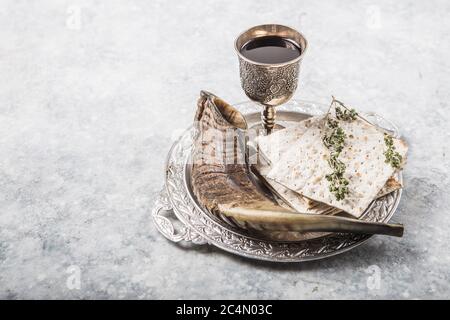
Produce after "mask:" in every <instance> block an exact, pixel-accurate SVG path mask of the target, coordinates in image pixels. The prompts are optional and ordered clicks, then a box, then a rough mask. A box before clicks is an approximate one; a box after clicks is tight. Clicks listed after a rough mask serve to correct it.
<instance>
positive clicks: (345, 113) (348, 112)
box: [332, 97, 358, 121]
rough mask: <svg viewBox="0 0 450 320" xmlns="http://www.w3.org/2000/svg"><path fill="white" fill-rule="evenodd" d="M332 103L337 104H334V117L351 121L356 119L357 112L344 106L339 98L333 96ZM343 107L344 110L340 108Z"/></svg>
mask: <svg viewBox="0 0 450 320" xmlns="http://www.w3.org/2000/svg"><path fill="white" fill-rule="evenodd" d="M332 103H337V104H338V105H339V106H335V108H334V110H335V114H336V119H338V120H342V121H353V120H356V117H357V116H358V112H356V110H355V109H353V108H351V109H350V108H349V107H347V106H345V104H344V103H343V102H341V101H339V100H337V99H336V98H335V97H333V101H332ZM341 107H342V108H344V110H342V109H341Z"/></svg>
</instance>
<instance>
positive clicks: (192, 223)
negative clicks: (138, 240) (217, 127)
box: [152, 99, 403, 262]
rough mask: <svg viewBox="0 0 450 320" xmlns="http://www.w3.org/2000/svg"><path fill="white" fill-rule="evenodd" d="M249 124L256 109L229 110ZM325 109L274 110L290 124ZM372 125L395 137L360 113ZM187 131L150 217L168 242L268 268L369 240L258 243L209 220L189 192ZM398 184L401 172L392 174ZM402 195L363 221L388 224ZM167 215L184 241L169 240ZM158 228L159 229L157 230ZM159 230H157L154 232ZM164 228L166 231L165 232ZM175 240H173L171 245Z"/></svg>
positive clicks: (384, 123)
mask: <svg viewBox="0 0 450 320" xmlns="http://www.w3.org/2000/svg"><path fill="white" fill-rule="evenodd" d="M234 106H235V107H236V108H238V109H239V111H241V112H242V113H243V114H244V115H245V117H246V119H247V121H249V123H252V121H251V120H252V119H253V123H254V122H255V121H258V120H259V115H260V106H259V105H257V104H256V103H254V102H252V101H246V102H242V103H239V104H234ZM327 108H328V106H326V105H324V104H321V103H315V102H311V101H305V100H295V99H293V100H290V101H289V102H287V103H285V104H284V105H282V106H280V107H277V113H278V115H277V116H278V118H277V119H278V121H280V122H283V121H289V120H290V121H293V120H292V119H296V118H297V119H298V117H303V118H306V117H310V116H312V115H319V114H323V113H324V112H325V111H326V110H327ZM365 116H366V117H369V119H370V120H372V121H373V122H374V123H375V124H377V125H379V126H381V127H383V128H385V129H388V130H390V131H391V132H393V134H394V135H395V136H399V132H398V129H397V128H396V126H395V125H394V124H393V123H392V122H390V121H388V120H386V119H384V118H383V117H381V116H379V115H377V114H375V113H365ZM191 142H192V126H190V127H189V128H188V129H187V130H186V131H184V133H183V134H182V135H181V136H180V137H179V138H178V140H177V141H175V142H174V143H173V145H172V147H171V149H170V151H169V153H168V156H167V160H166V165H165V170H166V172H165V173H166V175H165V188H164V190H163V191H162V192H161V194H160V196H159V199H158V200H157V203H156V205H155V209H154V210H153V212H152V215H153V220H154V222H155V225H156V227H157V228H158V230H159V231H160V232H161V233H163V235H164V236H165V237H166V238H168V239H169V240H172V241H175V242H178V241H180V240H186V241H192V242H193V243H197V244H205V243H209V244H211V245H214V246H216V247H218V248H219V249H222V250H224V251H227V252H229V253H232V254H236V255H239V256H242V257H246V258H252V259H257V260H264V261H272V262H303V261H312V260H319V259H324V258H328V257H331V256H335V255H338V254H341V253H344V252H347V251H349V250H351V249H353V248H356V247H357V246H359V245H361V244H363V243H364V242H366V241H367V240H368V239H369V238H371V235H365V234H349V233H347V234H344V233H333V234H329V235H325V236H323V237H317V238H312V239H307V240H303V241H276V240H266V239H261V238H257V237H255V236H254V235H250V234H248V232H246V231H245V230H240V229H235V228H233V227H231V226H230V225H228V224H227V223H226V222H222V223H221V222H220V221H218V219H217V218H213V217H212V216H211V214H209V213H208V212H206V210H204V209H203V208H201V206H200V205H198V203H197V201H196V199H195V196H194V195H193V193H192V191H191V188H190V179H189V176H188V174H189V172H190V171H189V166H190V165H189V163H188V159H189V157H190V154H191V150H192V143H191ZM397 178H398V179H399V182H400V183H402V182H403V181H402V174H401V172H400V173H398V174H397ZM401 195H402V189H400V190H397V191H395V192H392V193H391V194H389V195H387V196H384V197H382V198H380V199H376V200H374V201H373V202H372V204H371V205H370V206H369V208H368V209H367V210H366V212H365V214H364V215H363V217H362V218H363V219H364V220H367V221H377V222H388V221H389V220H390V219H391V218H392V216H393V214H394V213H395V211H396V209H397V207H398V205H399V202H400V199H401ZM161 209H163V210H172V211H173V213H174V215H175V216H176V218H177V219H178V220H179V221H181V223H182V224H183V225H184V231H183V233H184V235H186V236H185V237H184V238H183V237H182V236H181V237H180V236H171V235H168V233H173V229H174V228H173V226H172V225H169V226H168V227H169V231H167V224H170V222H169V220H168V219H167V218H165V217H161V216H159V215H158V213H159V211H160V210H161ZM159 222H163V223H164V225H162V226H161V223H159ZM158 224H159V226H158ZM164 228H165V229H164ZM175 239H176V240H175Z"/></svg>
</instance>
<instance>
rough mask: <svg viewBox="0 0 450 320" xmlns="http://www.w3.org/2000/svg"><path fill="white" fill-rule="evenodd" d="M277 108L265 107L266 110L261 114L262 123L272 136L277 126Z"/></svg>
mask: <svg viewBox="0 0 450 320" xmlns="http://www.w3.org/2000/svg"><path fill="white" fill-rule="evenodd" d="M275 115H276V111H275V107H273V106H269V105H264V110H263V111H262V112H261V121H262V124H263V127H264V129H265V130H266V132H267V134H270V133H271V132H272V130H273V127H274V126H275Z"/></svg>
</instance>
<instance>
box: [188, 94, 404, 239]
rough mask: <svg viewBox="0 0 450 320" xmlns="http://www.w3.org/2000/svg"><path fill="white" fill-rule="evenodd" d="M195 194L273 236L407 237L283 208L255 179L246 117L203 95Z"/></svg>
mask: <svg viewBox="0 0 450 320" xmlns="http://www.w3.org/2000/svg"><path fill="white" fill-rule="evenodd" d="M194 127H195V135H194V142H193V143H194V149H193V154H192V163H193V166H192V179H191V181H192V189H193V191H194V194H195V196H196V197H197V200H198V201H199V202H200V204H202V205H203V206H204V207H205V208H206V209H207V210H209V211H210V212H212V213H213V214H216V215H218V216H220V217H222V218H223V219H225V220H228V221H229V220H231V221H233V222H234V223H235V224H237V225H239V226H241V227H244V228H252V229H256V230H268V231H300V232H310V231H324V232H351V233H366V234H385V235H392V236H402V234H403V226H402V225H398V224H395V225H394V224H391V225H389V224H383V223H373V222H364V221H359V220H356V219H349V218H342V217H334V216H319V215H318V216H316V215H308V214H302V213H297V212H295V211H291V210H288V209H285V208H283V207H281V206H280V205H278V204H277V203H276V202H275V200H273V199H271V198H269V197H268V196H266V195H265V194H264V193H263V192H262V191H260V189H258V187H257V186H256V185H255V184H254V183H253V181H252V180H251V179H250V172H249V171H248V167H247V165H246V164H245V157H244V149H245V146H243V145H242V140H243V139H241V138H239V137H242V136H243V135H244V134H245V131H246V130H247V122H246V121H245V118H244V117H243V115H242V114H241V113H240V112H239V111H238V110H236V109H235V108H234V107H232V106H230V105H229V104H228V103H226V102H225V101H223V100H222V99H220V98H218V97H216V96H215V95H213V94H211V93H209V92H206V91H201V93H200V99H199V100H198V106H197V113H196V115H195V123H194Z"/></svg>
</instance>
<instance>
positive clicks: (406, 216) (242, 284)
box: [0, 0, 450, 299]
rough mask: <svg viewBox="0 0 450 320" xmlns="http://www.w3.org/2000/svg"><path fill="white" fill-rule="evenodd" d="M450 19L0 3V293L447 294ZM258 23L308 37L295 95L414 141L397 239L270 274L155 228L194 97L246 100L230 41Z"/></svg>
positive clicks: (387, 5)
mask: <svg viewBox="0 0 450 320" xmlns="http://www.w3.org/2000/svg"><path fill="white" fill-rule="evenodd" d="M449 14H450V3H449V2H448V1H320V2H319V1H297V0H295V1H294V0H292V1H261V0H258V1H241V0H239V1H231V0H228V1H214V2H213V1H209V2H207V1H183V2H181V1H144V0H143V1H111V0H110V1H76V0H72V1H18V0H11V1H6V0H0V39H2V41H1V45H0V298H194V299H195V298H256V299H264V298H287V299H292V298H350V299H360V298H364V299H370V298H449V292H450V285H449V280H450V271H449V266H450V255H449V245H448V242H449V240H450V236H449V231H450V218H449V214H450V212H449V209H448V208H449V207H450V200H449V198H450V197H449V196H448V192H449V189H450V178H449V174H450V172H449V159H448V157H449V154H450V152H449V144H448V143H449V140H450V133H449V130H448V129H449V120H450V119H449V114H448V107H449V101H450V90H449V74H450V62H449V61H450V60H449V59H448V57H449V52H450V21H449V19H448V16H449ZM266 22H278V23H284V24H287V25H291V26H293V27H295V28H298V29H300V30H301V31H303V32H304V33H305V35H306V36H307V38H308V40H309V43H310V50H309V51H308V52H307V55H306V56H305V59H304V61H303V70H302V74H301V83H300V88H299V90H298V92H297V94H296V97H297V98H302V99H308V100H315V101H319V102H328V101H329V97H330V95H331V94H335V95H336V96H338V97H339V98H341V99H342V100H344V101H346V102H347V103H349V104H351V105H353V106H356V107H357V108H358V109H360V110H362V111H369V110H373V111H376V112H378V113H380V114H382V115H384V116H385V117H387V118H388V119H390V120H392V121H394V122H395V123H397V124H398V126H399V127H400V129H401V131H402V133H403V134H404V136H405V137H406V139H407V140H408V141H409V144H410V153H409V163H408V165H407V168H406V170H405V172H404V174H405V180H406V181H405V184H406V187H405V192H404V198H403V199H402V201H401V205H400V207H399V210H398V212H397V214H396V216H395V217H394V220H396V221H401V222H403V223H404V224H405V225H406V234H405V236H404V237H403V238H402V239H397V238H388V237H381V236H378V237H374V238H372V239H371V240H370V241H369V242H367V243H366V244H365V245H363V246H361V247H359V248H357V249H355V250H353V251H351V252H348V253H345V254H343V255H341V256H338V257H335V258H332V259H328V260H323V261H319V262H311V263H304V264H300V265H299V264H291V265H274V264H270V263H259V262H255V261H250V260H245V259H241V258H237V257H234V256H231V255H229V254H226V253H222V252H220V251H218V250H216V249H214V248H208V247H204V248H200V249H198V250H186V249H183V248H180V247H177V246H175V245H173V244H171V243H169V242H168V241H166V240H165V239H164V238H163V237H161V236H160V235H159V234H158V233H157V232H156V230H155V228H154V227H153V226H152V223H151V219H150V211H151V209H152V204H153V201H154V199H155V197H156V195H157V193H158V191H159V190H160V188H161V186H162V184H163V165H164V158H165V156H166V153H167V151H168V149H169V147H170V145H171V142H172V140H173V138H174V137H175V136H176V134H177V132H178V133H179V131H180V130H182V129H183V128H185V127H186V126H188V125H189V123H190V122H191V121H192V117H193V113H194V109H195V101H196V99H197V95H198V92H199V90H200V89H208V90H211V91H212V92H215V93H217V94H218V95H220V96H222V97H223V98H224V99H226V100H228V101H230V102H236V101H242V100H244V99H245V97H244V94H243V92H242V91H241V89H240V86H239V79H238V67H237V59H236V57H235V54H234V51H233V41H234V38H235V36H236V35H237V34H238V33H239V32H241V31H243V30H244V29H246V28H247V27H249V26H251V25H255V24H260V23H266ZM74 270H75V271H74ZM78 270H79V271H80V275H81V282H80V285H81V287H80V289H77V288H73V286H71V279H72V278H70V277H71V276H73V275H74V274H76V271H78ZM74 272H75V273H74ZM373 272H375V273H376V274H377V275H379V276H380V277H379V279H380V286H379V287H377V286H375V287H373V286H372V285H371V284H373V283H372V280H373V279H374V278H373V277H374V274H373Z"/></svg>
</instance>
